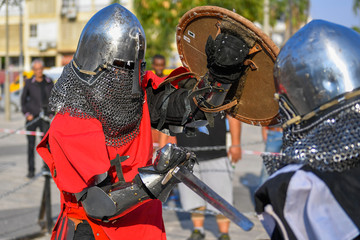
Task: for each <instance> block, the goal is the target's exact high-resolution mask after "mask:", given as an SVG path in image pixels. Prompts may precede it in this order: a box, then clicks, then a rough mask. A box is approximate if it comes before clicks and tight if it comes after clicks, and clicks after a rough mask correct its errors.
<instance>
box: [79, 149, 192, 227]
mask: <svg viewBox="0 0 360 240" xmlns="http://www.w3.org/2000/svg"><path fill="white" fill-rule="evenodd" d="M195 161H196V158H195V155H194V154H193V153H190V152H188V151H187V150H186V149H184V148H180V147H177V146H176V145H174V144H168V145H166V146H165V147H163V148H162V149H160V150H158V152H157V157H156V159H155V162H154V164H153V165H151V166H148V167H143V168H139V169H138V170H139V174H137V175H136V176H135V178H134V179H133V180H132V181H131V182H125V181H119V182H116V183H114V184H111V183H107V182H106V180H104V181H103V182H102V183H101V184H99V185H96V186H93V187H89V188H88V189H85V190H84V191H82V192H81V193H77V194H75V196H76V197H77V199H78V201H80V202H81V203H82V205H83V207H84V209H85V212H86V213H87V215H88V216H89V217H92V218H95V219H99V220H102V221H108V220H110V219H114V218H118V217H121V216H123V215H125V214H126V213H128V212H130V211H132V210H133V209H135V208H137V207H138V206H139V205H141V204H143V203H144V202H146V200H150V199H159V200H161V201H162V202H165V201H166V199H167V198H168V196H169V193H170V191H171V190H172V189H173V187H174V186H175V184H176V183H178V180H176V179H175V178H173V177H172V176H171V171H172V169H173V168H175V167H176V166H179V165H185V166H186V167H187V168H188V169H190V170H192V168H193V166H194V164H195ZM118 177H119V176H118ZM119 179H120V177H119Z"/></svg>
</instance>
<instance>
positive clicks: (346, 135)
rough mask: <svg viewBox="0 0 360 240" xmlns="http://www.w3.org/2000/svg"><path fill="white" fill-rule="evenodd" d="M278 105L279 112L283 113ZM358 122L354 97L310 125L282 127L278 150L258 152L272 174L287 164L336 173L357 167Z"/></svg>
mask: <svg viewBox="0 0 360 240" xmlns="http://www.w3.org/2000/svg"><path fill="white" fill-rule="evenodd" d="M280 101H281V100H280ZM281 106H282V105H281V104H280V112H281V113H282V115H283V116H286V115H287V114H286V113H284V112H286V110H284V109H283V108H282V107H281ZM359 123H360V100H356V101H354V102H352V103H350V104H348V105H346V106H343V107H341V108H338V109H336V110H335V111H333V112H331V113H329V114H328V115H325V116H324V117H322V118H320V119H319V120H318V121H316V122H315V123H313V124H312V125H311V126H306V127H304V126H301V123H300V124H299V125H297V126H296V127H295V126H294V125H292V126H290V127H287V128H285V129H284V134H283V147H282V153H280V154H264V155H262V158H263V160H264V164H265V166H266V169H267V171H268V173H269V174H273V173H274V172H275V171H277V170H278V169H280V168H282V167H284V166H286V165H288V164H306V165H309V166H311V167H312V168H314V169H317V170H319V171H338V172H342V171H345V170H348V169H351V168H353V167H356V166H358V165H359V163H360V159H359V152H360V124H359ZM295 128H296V129H295Z"/></svg>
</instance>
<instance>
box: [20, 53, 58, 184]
mask: <svg viewBox="0 0 360 240" xmlns="http://www.w3.org/2000/svg"><path fill="white" fill-rule="evenodd" d="M31 67H32V70H33V71H34V75H33V76H32V77H31V78H30V79H27V80H26V81H25V86H24V89H23V92H22V95H21V109H22V112H23V114H24V115H25V118H26V130H28V131H36V129H37V128H39V129H40V131H42V132H44V133H46V132H47V130H48V129H49V126H50V122H49V121H47V120H44V118H40V115H42V114H43V116H45V117H52V112H50V110H49V108H48V103H49V96H50V93H51V90H52V88H53V86H54V83H53V81H52V79H51V78H49V77H47V76H45V75H44V74H43V70H44V62H43V61H42V60H40V59H36V60H34V61H33V62H32V64H31ZM27 140H28V174H27V177H28V178H33V177H34V173H35V160H34V159H35V156H34V150H35V136H31V135H27Z"/></svg>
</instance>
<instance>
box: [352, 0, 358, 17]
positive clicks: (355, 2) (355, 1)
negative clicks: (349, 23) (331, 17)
mask: <svg viewBox="0 0 360 240" xmlns="http://www.w3.org/2000/svg"><path fill="white" fill-rule="evenodd" d="M353 11H354V13H355V14H356V15H358V14H359V12H360V0H354V2H353Z"/></svg>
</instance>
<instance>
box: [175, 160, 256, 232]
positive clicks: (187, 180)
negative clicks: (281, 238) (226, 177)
mask: <svg viewBox="0 0 360 240" xmlns="http://www.w3.org/2000/svg"><path fill="white" fill-rule="evenodd" d="M172 175H173V176H174V177H176V178H177V179H178V180H180V181H181V182H183V183H184V184H185V185H186V186H188V187H189V188H190V189H191V190H193V191H194V192H195V193H196V194H197V195H199V196H200V197H202V198H203V199H204V200H205V201H207V202H208V203H210V204H211V205H212V206H214V207H215V208H216V209H218V210H219V211H220V212H221V213H222V214H223V215H224V216H225V217H227V218H229V219H230V220H231V221H233V222H234V223H235V224H236V225H238V226H239V227H241V228H242V229H244V230H245V231H249V230H250V229H251V228H252V227H253V226H254V223H252V222H251V221H250V220H249V219H248V218H247V217H245V216H244V215H243V214H242V213H240V212H239V211H238V210H237V209H236V208H235V207H233V206H232V205H231V204H230V203H228V202H227V201H226V200H225V199H223V198H222V197H221V196H220V195H219V194H217V193H216V192H215V191H214V190H212V189H211V188H210V187H209V186H207V185H206V184H205V183H204V182H202V181H201V180H200V179H199V178H197V177H196V176H195V175H194V174H192V173H191V172H190V171H189V170H188V169H187V168H186V167H184V166H178V167H176V168H175V169H174V171H173V173H172Z"/></svg>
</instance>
